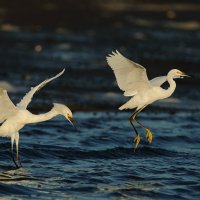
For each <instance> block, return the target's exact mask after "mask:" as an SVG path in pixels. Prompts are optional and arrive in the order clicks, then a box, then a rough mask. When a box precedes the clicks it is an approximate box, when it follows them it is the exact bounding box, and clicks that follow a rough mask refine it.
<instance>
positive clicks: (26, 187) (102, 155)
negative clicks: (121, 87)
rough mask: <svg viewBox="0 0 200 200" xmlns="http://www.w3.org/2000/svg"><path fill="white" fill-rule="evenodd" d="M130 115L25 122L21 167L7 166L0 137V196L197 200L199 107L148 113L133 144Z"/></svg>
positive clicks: (5, 148)
mask: <svg viewBox="0 0 200 200" xmlns="http://www.w3.org/2000/svg"><path fill="white" fill-rule="evenodd" d="M130 114H131V113H122V112H86V113H84V112H76V113H75V115H74V116H75V118H76V120H77V126H76V127H72V126H70V125H69V123H68V122H66V121H65V120H64V119H63V118H56V119H54V120H51V121H48V122H44V123H40V124H38V125H36V126H27V127H26V128H25V129H23V131H22V132H21V134H20V137H21V140H20V143H21V144H20V155H21V160H22V163H23V168H21V169H17V170H15V169H12V165H13V163H12V162H11V160H10V158H9V156H8V153H9V152H8V149H9V146H10V142H9V141H8V140H7V139H1V156H0V157H1V166H0V170H1V174H0V195H1V197H15V198H27V197H28V198H29V199H35V198H37V199H44V197H45V199H55V198H57V199H66V198H72V199H107V198H111V199H198V198H199V191H200V149H199V143H200V135H199V132H200V128H199V118H200V113H199V112H196V113H190V112H187V113H186V112H177V113H175V114H170V113H168V112H162V113H159V112H157V113H154V112H151V113H149V112H147V113H142V114H141V115H140V121H142V122H143V123H144V124H145V125H146V126H147V127H149V128H151V130H152V132H153V143H152V144H148V143H147V140H146V138H145V133H144V132H143V130H141V129H140V128H138V130H139V132H140V134H141V143H140V145H139V148H138V150H137V151H136V152H134V149H133V138H134V136H135V135H134V132H133V130H132V129H131V127H130V125H129V123H128V121H127V119H128V117H129V116H130Z"/></svg>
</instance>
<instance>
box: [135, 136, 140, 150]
mask: <svg viewBox="0 0 200 200" xmlns="http://www.w3.org/2000/svg"><path fill="white" fill-rule="evenodd" d="M134 143H135V147H134V149H135V150H136V149H137V147H138V144H139V143H140V135H139V134H137V136H136V137H135V139H134Z"/></svg>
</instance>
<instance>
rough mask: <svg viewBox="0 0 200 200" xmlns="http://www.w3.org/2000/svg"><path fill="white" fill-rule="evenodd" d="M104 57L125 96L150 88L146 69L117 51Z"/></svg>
mask: <svg viewBox="0 0 200 200" xmlns="http://www.w3.org/2000/svg"><path fill="white" fill-rule="evenodd" d="M106 59H107V62H108V65H109V66H110V67H111V68H112V70H113V71H114V74H115V77H116V80H117V83H118V86H119V88H120V89H121V90H122V91H124V95H125V96H133V95H135V94H136V93H137V92H138V91H142V90H146V89H149V88H151V85H150V82H149V80H148V77H147V74H146V69H145V68H144V67H143V66H141V65H139V64H138V63H135V62H133V61H131V60H129V59H128V58H126V57H124V56H123V55H122V54H121V53H119V52H118V51H116V52H112V54H110V55H109V56H107V57H106Z"/></svg>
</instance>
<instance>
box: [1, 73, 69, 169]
mask: <svg viewBox="0 0 200 200" xmlns="http://www.w3.org/2000/svg"><path fill="white" fill-rule="evenodd" d="M64 71H65V70H63V71H62V72H60V73H59V74H57V75H56V76H54V77H52V78H50V79H47V80H45V81H43V82H42V83H40V84H39V85H37V86H35V87H32V88H31V90H30V91H29V92H28V93H27V94H26V95H25V96H24V97H23V99H22V100H21V101H20V102H19V103H18V104H17V105H16V106H15V105H14V104H13V103H12V101H11V100H10V98H9V97H8V94H7V91H6V90H4V89H0V122H1V123H2V125H1V126H0V136H1V137H10V138H11V156H12V159H13V162H14V163H15V165H16V167H19V166H21V162H20V159H19V153H18V151H19V131H20V129H22V128H23V127H24V126H25V125H26V124H32V123H37V122H43V121H46V120H49V119H51V118H53V117H55V116H57V115H63V116H64V117H65V118H66V119H67V120H69V121H70V122H71V123H72V112H71V110H70V109H69V108H68V107H67V106H65V105H63V104H58V103H54V104H53V108H52V109H51V110H50V111H49V112H47V113H45V114H38V115H35V114H33V113H31V112H29V111H28V110H27V106H28V104H29V103H30V102H31V100H32V97H33V95H34V93H35V92H36V91H38V90H39V89H41V88H42V87H43V86H45V85H46V84H47V83H48V82H50V81H52V80H54V79H56V78H58V77H59V76H61V75H62V74H63V73H64ZM14 143H15V144H16V160H15V158H14V155H13V146H14ZM17 162H18V164H19V165H18V164H17Z"/></svg>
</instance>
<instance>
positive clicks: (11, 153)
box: [10, 148, 19, 168]
mask: <svg viewBox="0 0 200 200" xmlns="http://www.w3.org/2000/svg"><path fill="white" fill-rule="evenodd" d="M10 155H11V158H12V160H13V162H14V164H15V166H16V168H19V166H18V164H17V163H16V161H15V158H14V155H13V149H12V148H11V150H10Z"/></svg>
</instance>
